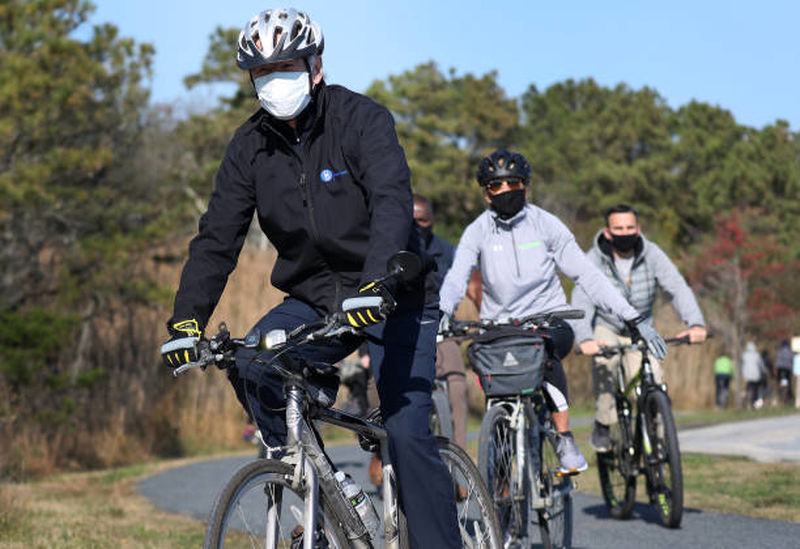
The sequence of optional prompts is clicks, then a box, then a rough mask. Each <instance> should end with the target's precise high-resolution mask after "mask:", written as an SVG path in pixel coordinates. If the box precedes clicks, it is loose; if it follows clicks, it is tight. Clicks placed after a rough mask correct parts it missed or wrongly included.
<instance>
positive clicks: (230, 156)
mask: <svg viewBox="0 0 800 549" xmlns="http://www.w3.org/2000/svg"><path fill="white" fill-rule="evenodd" d="M235 142H236V139H234V140H233V141H231V143H230V144H229V145H228V150H227V152H226V154H225V158H224V159H223V161H222V164H221V166H220V168H219V171H218V172H217V177H216V184H215V188H214V192H213V193H212V195H211V200H210V202H209V204H208V210H207V211H206V213H205V214H203V216H202V217H201V218H200V226H199V231H198V234H197V236H196V237H195V238H194V239H193V240H192V242H191V244H190V245H189V259H188V260H187V261H186V265H185V266H184V268H183V274H182V275H181V282H180V286H179V288H178V293H177V295H176V296H175V308H174V312H173V317H172V319H170V323H171V322H173V321H175V320H184V319H189V318H194V319H197V321H198V323H199V324H200V327H201V329H203V328H205V325H206V323H207V322H208V319H209V318H210V317H211V313H212V312H213V311H214V308H215V307H216V306H217V302H218V301H219V298H220V296H221V295H222V290H223V289H224V288H225V284H226V282H227V280H228V275H229V274H230V273H231V271H233V269H234V268H235V267H236V262H237V260H238V257H239V252H240V251H241V249H242V244H243V243H244V239H245V236H247V230H248V228H249V227H250V222H251V221H252V218H253V211H254V210H255V191H254V187H253V180H252V178H251V177H248V176H247V175H246V174H245V172H243V170H242V166H243V165H248V164H243V163H242V162H241V161H240V160H239V159H238V158H237V156H236V149H237V148H236V146H235Z"/></svg>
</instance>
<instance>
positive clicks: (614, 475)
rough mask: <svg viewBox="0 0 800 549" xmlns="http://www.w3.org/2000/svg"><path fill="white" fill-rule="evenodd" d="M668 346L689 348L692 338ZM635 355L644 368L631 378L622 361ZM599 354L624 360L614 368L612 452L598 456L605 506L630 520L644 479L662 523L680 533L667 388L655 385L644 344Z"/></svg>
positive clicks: (678, 477)
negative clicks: (640, 478) (639, 482)
mask: <svg viewBox="0 0 800 549" xmlns="http://www.w3.org/2000/svg"><path fill="white" fill-rule="evenodd" d="M666 341H667V343H671V344H689V343H690V340H689V336H685V337H681V338H672V339H667V340H666ZM632 351H636V352H639V353H640V355H641V367H640V368H639V369H638V371H637V372H636V374H635V375H634V376H633V377H632V378H631V379H627V378H626V375H625V368H624V367H622V364H621V363H622V356H623V355H624V354H625V353H627V352H632ZM599 354H600V355H601V356H604V357H607V358H611V357H615V356H619V357H620V366H619V367H617V368H615V370H616V384H615V392H614V402H615V404H616V408H617V422H616V423H614V424H612V425H610V426H609V428H610V438H611V446H610V449H609V451H608V452H598V453H597V472H598V474H599V476H600V487H601V489H602V492H603V499H604V500H605V503H606V506H607V507H608V509H609V512H610V513H611V516H612V517H614V518H617V519H626V518H628V517H630V516H631V513H632V512H633V505H634V503H635V501H636V479H637V477H638V476H639V475H643V476H644V477H645V481H646V489H647V496H648V498H649V501H650V503H651V504H652V505H653V506H654V507H655V509H656V510H657V511H658V515H659V518H660V520H661V522H662V523H663V524H664V525H665V526H667V527H669V528H677V527H678V526H679V525H680V523H681V517H682V515H683V472H682V469H681V452H680V447H679V445H678V432H677V429H676V428H675V419H674V418H673V416H672V404H671V401H670V398H669V395H668V394H667V386H666V384H663V383H656V381H655V379H654V377H653V368H652V365H651V363H650V358H649V357H648V354H649V353H648V352H647V343H646V342H645V341H644V340H641V339H640V340H634V341H633V342H632V343H630V344H627V345H610V346H605V347H601V352H600V353H599Z"/></svg>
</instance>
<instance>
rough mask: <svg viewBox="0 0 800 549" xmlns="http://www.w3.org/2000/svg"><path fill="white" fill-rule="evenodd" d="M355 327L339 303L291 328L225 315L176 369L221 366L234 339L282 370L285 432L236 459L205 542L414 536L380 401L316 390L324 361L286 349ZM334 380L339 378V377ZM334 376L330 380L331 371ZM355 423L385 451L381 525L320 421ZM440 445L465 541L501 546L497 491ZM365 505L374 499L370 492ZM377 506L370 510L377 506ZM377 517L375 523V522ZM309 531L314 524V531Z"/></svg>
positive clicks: (403, 541) (461, 456)
mask: <svg viewBox="0 0 800 549" xmlns="http://www.w3.org/2000/svg"><path fill="white" fill-rule="evenodd" d="M405 257H406V256H404V255H401V256H399V259H398V256H396V257H395V258H393V262H390V266H389V271H390V273H392V275H391V276H398V277H401V276H402V275H403V274H407V273H408V272H409V271H413V268H412V267H409V266H407V265H405V259H404V258H405ZM356 333H358V332H357V331H356V330H354V329H353V328H352V327H350V326H349V325H348V324H347V323H346V322H345V320H344V318H343V316H342V314H341V313H336V314H332V315H329V316H327V317H325V318H324V319H323V320H321V321H319V322H314V323H310V324H306V325H303V326H300V327H298V328H296V329H294V330H293V331H291V332H289V333H286V332H285V331H283V330H274V331H271V332H269V333H268V334H263V335H262V336H261V337H259V336H256V337H252V336H251V337H248V338H245V339H235V338H231V337H230V334H229V333H228V331H227V329H226V328H225V326H224V324H223V325H221V326H220V329H219V333H218V334H216V335H215V336H213V337H212V338H211V339H210V340H209V341H208V342H204V344H203V345H202V346H201V348H200V358H199V359H198V361H197V362H194V363H190V364H187V365H184V366H182V367H180V368H178V369H176V370H175V374H176V375H177V374H179V373H181V372H183V371H185V370H188V369H190V368H194V367H201V368H203V369H205V368H206V367H207V366H209V365H211V364H214V365H216V366H218V367H221V368H224V367H227V366H228V365H230V364H231V362H232V361H233V360H234V353H235V351H236V350H237V349H238V348H242V347H244V348H251V349H268V350H271V351H272V352H273V358H271V359H270V360H263V359H260V358H255V359H254V360H258V361H261V362H263V363H265V364H268V365H269V366H270V367H272V368H274V369H275V370H276V371H277V372H278V373H280V375H281V376H282V377H283V379H284V389H285V394H286V395H287V399H286V425H287V442H286V445H285V446H282V447H280V448H269V449H268V451H267V457H266V458H265V459H258V460H256V461H253V462H252V463H249V464H247V465H245V466H243V467H242V468H241V469H239V470H238V471H237V472H236V473H235V474H234V475H233V477H232V478H231V479H230V481H229V482H228V483H227V484H226V486H225V487H224V488H223V490H222V492H221V493H220V494H219V496H218V497H217V499H216V501H215V503H214V506H213V508H212V510H211V513H210V515H209V520H208V526H207V529H206V536H205V544H204V546H205V547H207V548H217V547H226V546H227V547H239V546H246V547H255V546H259V547H268V548H275V547H291V548H292V549H293V548H295V547H300V546H302V547H304V548H305V549H312V548H313V547H334V548H335V547H373V546H375V545H383V546H384V547H394V548H397V547H400V548H405V547H408V546H409V537H408V529H407V524H406V521H405V514H404V513H403V509H402V507H401V505H400V504H399V500H398V497H397V489H396V483H395V479H394V473H393V469H392V466H391V464H390V460H389V457H388V448H387V446H388V445H387V444H386V441H387V433H386V430H385V429H384V427H383V425H382V421H381V418H380V413H379V412H378V411H377V410H376V411H375V412H374V413H372V414H371V415H369V416H368V417H367V418H366V419H362V418H359V417H356V416H353V415H350V414H346V413H344V412H341V411H339V410H335V409H331V408H329V406H330V402H329V401H328V400H327V399H322V398H320V397H318V395H319V394H320V393H319V391H317V390H315V383H314V382H312V381H311V380H312V379H315V378H316V379H317V380H318V379H319V376H320V375H325V371H326V370H327V369H326V368H322V369H321V365H319V364H310V363H298V362H295V361H294V360H292V359H291V358H290V357H289V353H287V351H289V350H291V349H295V348H297V347H299V346H301V345H308V344H313V343H316V342H325V341H326V340H329V339H330V338H336V337H341V336H342V335H344V334H356ZM336 380H337V381H338V378H336ZM329 381H330V380H329ZM317 421H321V422H325V423H330V424H332V425H336V426H339V427H343V428H345V429H349V430H351V431H353V432H355V433H356V434H358V436H359V442H360V444H361V447H362V448H363V449H364V450H366V451H369V452H373V451H380V452H381V455H382V456H383V485H382V495H383V497H382V500H383V513H382V515H381V519H382V523H383V527H382V529H380V530H378V531H371V530H370V529H369V525H368V524H367V522H368V521H365V520H363V519H362V515H361V513H360V512H359V511H358V509H359V506H360V505H361V503H362V502H359V503H358V505H357V504H356V501H355V500H354V499H352V498H351V497H350V496H351V495H350V494H347V493H346V491H345V490H346V489H345V487H344V484H343V483H341V482H340V481H339V480H337V478H336V471H335V470H334V467H333V465H332V461H331V459H330V458H329V457H328V456H327V454H326V453H325V449H324V446H323V445H322V442H321V441H322V439H321V435H320V432H319V430H318V429H317V427H316V422H317ZM438 442H439V454H440V456H441V458H442V461H443V462H444V464H445V466H446V467H447V469H448V471H449V472H450V474H451V476H452V478H453V483H454V487H460V488H462V490H461V491H460V497H459V498H458V500H457V509H458V521H459V529H460V533H461V537H462V540H463V543H464V546H465V547H481V548H492V549H499V548H500V547H501V546H502V545H501V542H500V531H499V527H498V526H497V518H496V517H495V514H494V509H493V506H492V501H491V498H490V496H489V494H488V492H487V490H486V487H485V486H484V484H483V482H482V481H481V478H480V474H479V473H478V470H477V468H476V467H475V465H474V464H473V463H472V461H471V460H470V458H469V457H468V456H467V455H466V453H464V451H463V450H461V449H460V448H458V447H457V446H455V445H454V444H452V443H451V442H449V441H448V440H446V439H443V438H439V439H438ZM366 505H369V506H371V505H372V504H371V503H370V502H369V501H368V500H367V502H366ZM373 513H374V511H373ZM373 526H374V525H373ZM309 533H311V534H309Z"/></svg>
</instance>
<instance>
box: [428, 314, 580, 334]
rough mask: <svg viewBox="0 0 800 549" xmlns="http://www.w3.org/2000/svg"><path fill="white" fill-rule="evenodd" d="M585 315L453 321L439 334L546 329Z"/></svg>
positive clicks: (538, 315)
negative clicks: (561, 320) (472, 330)
mask: <svg viewBox="0 0 800 549" xmlns="http://www.w3.org/2000/svg"><path fill="white" fill-rule="evenodd" d="M585 314H586V313H585V312H584V311H583V310H582V309H566V310H563V311H550V312H547V313H534V314H532V315H528V316H526V317H523V318H519V319H517V318H510V319H508V320H507V321H506V322H493V321H482V320H481V321H472V320H468V321H459V320H454V321H453V322H452V323H451V327H450V330H448V331H447V332H439V335H441V336H443V337H459V336H465V335H469V333H470V329H471V328H474V329H476V330H478V331H486V330H491V329H493V328H500V327H508V326H512V327H516V328H530V329H534V330H536V329H538V328H543V327H547V326H548V325H549V323H550V322H552V321H553V320H555V319H564V320H568V319H577V318H583V317H584V315H585Z"/></svg>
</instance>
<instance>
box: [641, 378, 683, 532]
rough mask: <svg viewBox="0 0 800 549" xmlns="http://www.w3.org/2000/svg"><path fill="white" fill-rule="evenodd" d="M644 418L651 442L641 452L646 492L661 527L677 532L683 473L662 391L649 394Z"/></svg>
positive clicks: (681, 503)
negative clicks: (656, 512)
mask: <svg viewBox="0 0 800 549" xmlns="http://www.w3.org/2000/svg"><path fill="white" fill-rule="evenodd" d="M644 415H645V422H646V428H647V436H648V438H649V439H650V447H649V448H648V447H645V449H644V460H645V471H646V473H647V480H648V482H647V491H648V494H649V495H650V501H651V502H652V503H653V504H655V506H656V509H657V510H658V514H659V518H661V522H662V523H663V524H664V526H667V527H669V528H677V527H678V526H679V525H680V523H681V517H682V515H683V472H682V470H681V452H680V448H679V447H678V432H677V431H676V429H675V420H674V419H673V417H672V407H671V405H670V402H669V397H668V396H667V395H666V394H665V393H663V392H661V391H653V392H651V393H650V394H648V395H647V396H646V397H645V401H644Z"/></svg>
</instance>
